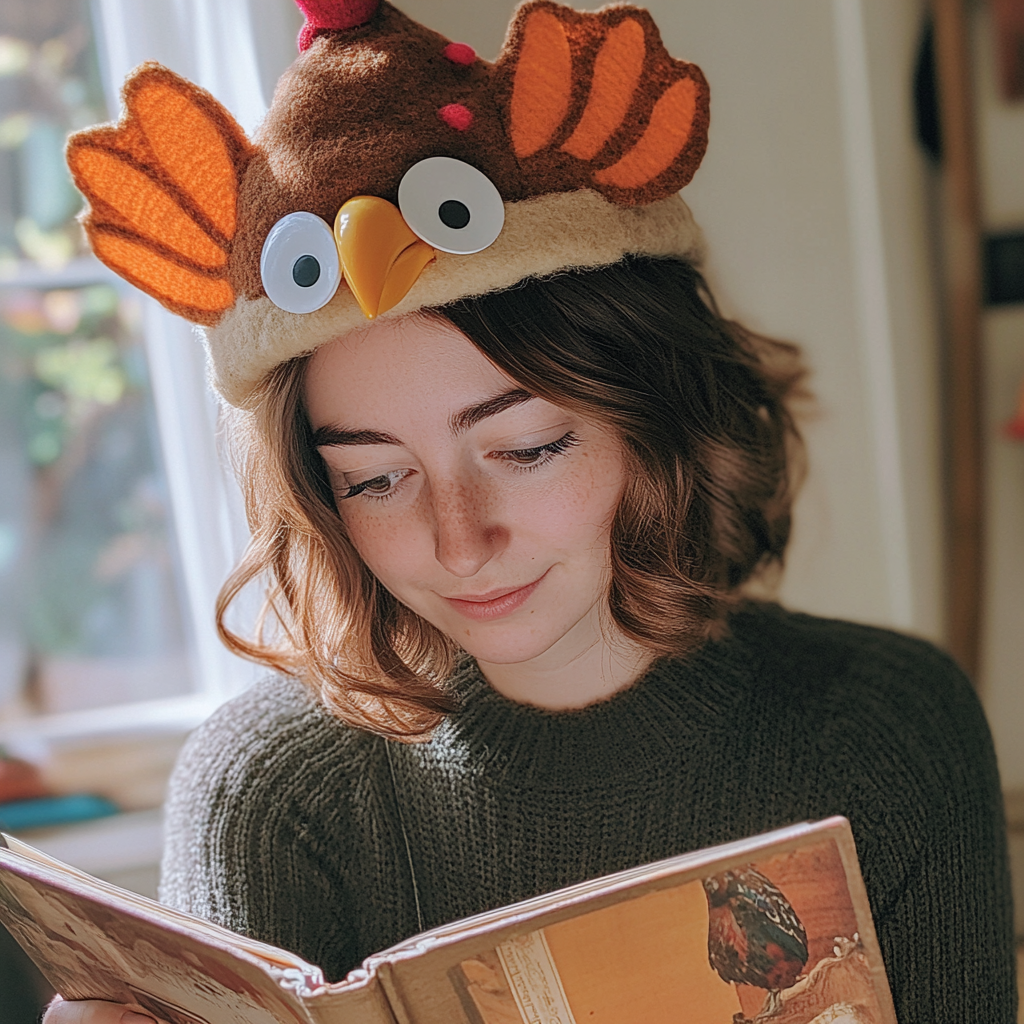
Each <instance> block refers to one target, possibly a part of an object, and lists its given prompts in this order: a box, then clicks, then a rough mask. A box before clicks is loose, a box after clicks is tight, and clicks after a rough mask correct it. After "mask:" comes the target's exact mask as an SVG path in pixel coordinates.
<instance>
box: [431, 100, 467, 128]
mask: <svg viewBox="0 0 1024 1024" xmlns="http://www.w3.org/2000/svg"><path fill="white" fill-rule="evenodd" d="M437 116H438V117H439V118H441V120H442V121H444V123H445V124H446V125H448V127H449V128H454V129H455V130H456V131H460V132H464V131H465V130H466V129H467V128H468V127H469V126H470V125H471V124H472V123H473V111H472V110H470V109H469V108H468V107H464V106H463V105H462V104H461V103H449V104H448V105H447V106H445V107H441V108H440V109H439V110H438V112H437Z"/></svg>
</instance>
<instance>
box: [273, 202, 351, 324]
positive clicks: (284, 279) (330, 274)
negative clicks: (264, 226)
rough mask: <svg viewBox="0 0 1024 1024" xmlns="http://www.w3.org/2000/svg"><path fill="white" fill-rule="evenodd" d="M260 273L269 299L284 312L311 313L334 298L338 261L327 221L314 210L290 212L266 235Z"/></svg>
mask: <svg viewBox="0 0 1024 1024" xmlns="http://www.w3.org/2000/svg"><path fill="white" fill-rule="evenodd" d="M260 277H261V278H262V279H263V288H264V289H265V291H266V293H267V297H268V298H269V299H270V301H271V302H272V303H273V304H274V305H275V306H277V307H279V308H280V309H283V310H285V312H287V313H312V312H314V311H315V310H318V309H319V308H320V307H321V306H326V305H327V303H328V302H330V301H331V299H332V298H334V293H335V292H336V291H337V290H338V285H339V284H340V283H341V261H340V260H339V259H338V246H337V243H336V242H335V241H334V233H333V232H332V231H331V229H330V227H329V226H328V224H327V221H325V220H322V219H321V218H320V217H317V216H316V214H313V213H304V212H300V213H289V214H288V216H287V217H282V218H281V219H280V220H279V221H278V222H277V223H276V224H275V225H274V226H273V227H272V228H271V229H270V234H269V235H267V240H266V241H265V242H264V243H263V252H262V253H261V254H260Z"/></svg>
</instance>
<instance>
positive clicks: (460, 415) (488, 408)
mask: <svg viewBox="0 0 1024 1024" xmlns="http://www.w3.org/2000/svg"><path fill="white" fill-rule="evenodd" d="M534 397H535V396H534V395H531V394H530V392H529V391H524V390H523V389H522V388H512V389H511V390H510V391H503V392H502V393H501V394H500V395H495V396H494V397H493V398H488V399H486V400H484V401H483V402H478V403H477V404H476V405H468V406H466V408H465V409H461V410H460V411H459V412H457V413H455V414H454V415H453V416H452V417H451V419H450V420H449V421H448V425H449V426H450V427H451V431H452V433H453V434H456V435H458V434H464V433H465V432H466V431H467V430H470V429H471V428H473V427H475V426H476V425H477V424H478V423H479V422H480V421H481V420H485V419H487V417H488V416H497V415H498V413H499V412H504V411H505V410H506V409H511V408H513V406H516V405H522V404H523V403H524V402H530V401H532V400H533V399H534ZM358 444H393V445H399V446H401V444H402V442H401V441H400V440H399V439H398V438H397V437H395V435H394V434H387V433H384V432H383V431H381V430H347V429H345V428H344V427H335V426H331V425H330V424H328V425H327V426H325V427H318V428H317V429H316V430H315V431H314V432H313V439H312V441H311V442H310V447H311V448H328V447H330V448H340V447H342V446H344V445H358Z"/></svg>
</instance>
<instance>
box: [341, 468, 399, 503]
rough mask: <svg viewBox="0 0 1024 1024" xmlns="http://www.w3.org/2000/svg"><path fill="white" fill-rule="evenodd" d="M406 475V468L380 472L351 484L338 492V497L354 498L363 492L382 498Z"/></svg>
mask: <svg viewBox="0 0 1024 1024" xmlns="http://www.w3.org/2000/svg"><path fill="white" fill-rule="evenodd" d="M408 475H409V471H408V470H407V469H395V470H392V471H391V472H390V473H381V474H380V475H379V476H373V477H370V479H369V480H364V481H363V482H362V483H358V484H353V485H352V486H351V487H348V488H347V489H346V490H345V491H343V492H342V493H341V494H339V495H338V498H339V499H340V500H342V501H343V500H344V499H345V498H354V497H355V496H356V495H357V494H364V493H365V494H367V495H369V496H370V497H374V498H383V497H386V496H388V495H389V494H391V492H392V491H393V490H394V489H395V488H396V487H397V486H398V484H400V483H401V482H402V481H403V480H404V479H405V478H406V477H407V476H408Z"/></svg>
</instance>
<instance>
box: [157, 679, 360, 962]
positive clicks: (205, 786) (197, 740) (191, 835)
mask: <svg viewBox="0 0 1024 1024" xmlns="http://www.w3.org/2000/svg"><path fill="white" fill-rule="evenodd" d="M359 739H360V737H359V736H357V735H355V734H353V732H352V730H348V729H346V728H345V727H343V726H342V725H341V723H338V722H336V721H334V720H333V719H331V718H330V717H329V716H328V715H326V713H324V712H323V711H322V710H320V709H319V708H317V707H315V706H313V704H312V702H311V701H310V700H309V698H308V697H306V695H305V693H304V692H303V691H302V688H301V687H299V686H298V685H297V684H295V683H292V682H290V681H287V680H271V681H268V682H266V683H264V684H260V685H257V686H256V687H254V688H253V689H252V690H250V691H249V692H248V693H246V694H244V695H243V696H242V697H241V698H239V699H237V700H235V701H232V702H231V703H229V704H227V705H225V706H224V707H223V708H221V709H220V710H219V711H218V712H217V713H216V714H215V715H214V716H213V717H212V718H211V719H210V720H209V721H208V722H206V723H205V724H204V725H203V726H202V727H201V728H200V729H198V730H197V731H196V732H195V733H194V734H193V735H192V736H191V737H190V739H189V742H188V743H187V745H186V747H185V749H184V750H183V751H182V753H181V756H180V757H179V760H178V763H177V765H176V768H175V771H174V773H173V775H172V778H171V782H170V787H169V795H168V800H167V803H166V806H165V848H164V859H163V865H162V871H161V884H160V898H161V900H162V901H163V902H165V903H167V904H169V905H171V906H173V907H176V908H178V909H180V910H184V911H187V912H189V913H192V914H196V915H198V916H200V917H203V918H206V919H207V920H210V921H214V922H216V923H218V924H221V925H223V926H224V927H226V928H230V929H231V930H232V931H236V932H239V933H240V934H244V935H248V936H250V937H253V938H257V939H260V940H262V941H266V942H271V943H273V944H275V945H277V946H281V947H283V948H285V949H289V950H291V951H293V952H296V953H298V954H299V955H300V956H302V957H304V958H305V959H307V960H309V961H310V962H312V963H314V964H317V965H319V966H320V967H322V968H323V969H324V971H325V973H326V974H327V975H328V977H332V978H337V977H341V976H343V974H344V973H345V971H347V970H348V969H349V968H350V967H351V966H352V965H353V964H354V963H355V962H357V961H358V959H359V958H360V954H359V952H357V951H356V950H355V949H354V948H353V933H352V929H351V927H348V925H349V923H350V920H351V913H350V908H349V895H350V892H349V889H350V887H349V886H348V885H347V884H346V881H347V880H346V877H345V870H344V866H345V863H346V860H347V840H348V838H349V837H350V823H349V821H348V817H349V816H348V814H347V811H348V803H349V801H348V796H349V792H350V789H351V788H352V779H351V778H348V777H346V776H347V775H348V773H349V772H351V773H353V774H357V773H358V771H359V769H358V761H359V757H358V751H357V750H356V751H353V749H352V748H353V747H356V748H358V746H359ZM347 755H349V756H347ZM353 755H354V756H353Z"/></svg>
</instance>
